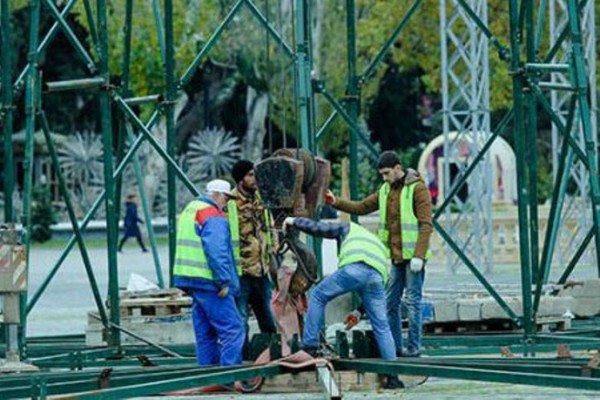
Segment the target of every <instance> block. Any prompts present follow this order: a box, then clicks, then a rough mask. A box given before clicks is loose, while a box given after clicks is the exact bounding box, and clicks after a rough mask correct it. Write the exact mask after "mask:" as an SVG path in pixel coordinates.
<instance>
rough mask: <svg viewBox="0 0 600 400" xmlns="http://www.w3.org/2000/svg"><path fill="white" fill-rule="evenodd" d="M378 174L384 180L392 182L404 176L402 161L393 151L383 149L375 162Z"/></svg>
mask: <svg viewBox="0 0 600 400" xmlns="http://www.w3.org/2000/svg"><path fill="white" fill-rule="evenodd" d="M377 169H378V170H379V174H380V175H381V177H382V178H383V180H384V181H385V182H388V183H393V182H395V181H397V180H398V179H401V178H402V177H403V176H404V170H403V169H402V163H401V162H400V158H399V157H398V154H396V152H394V151H384V152H383V153H381V155H380V156H379V161H378V162H377Z"/></svg>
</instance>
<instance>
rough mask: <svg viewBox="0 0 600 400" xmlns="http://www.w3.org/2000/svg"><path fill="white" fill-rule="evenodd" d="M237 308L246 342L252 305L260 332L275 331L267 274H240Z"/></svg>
mask: <svg viewBox="0 0 600 400" xmlns="http://www.w3.org/2000/svg"><path fill="white" fill-rule="evenodd" d="M236 303H237V308H238V311H239V313H240V317H242V321H243V322H244V327H245V329H246V342H245V344H244V346H247V344H248V317H249V309H250V307H252V311H254V315H255V316H256V320H257V322H258V327H259V329H260V331H261V332H262V333H277V327H276V326H275V320H274V318H273V312H272V311H271V282H270V281H269V277H268V276H266V275H265V276H262V277H254V276H248V275H242V277H241V278H240V295H239V296H238V297H237V299H236Z"/></svg>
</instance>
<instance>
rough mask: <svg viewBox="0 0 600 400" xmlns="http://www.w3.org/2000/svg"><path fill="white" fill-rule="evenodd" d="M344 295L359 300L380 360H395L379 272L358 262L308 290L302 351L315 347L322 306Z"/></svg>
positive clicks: (321, 324) (320, 323) (320, 322)
mask: <svg viewBox="0 0 600 400" xmlns="http://www.w3.org/2000/svg"><path fill="white" fill-rule="evenodd" d="M348 292H356V294H358V296H359V297H360V299H361V301H362V304H363V305H364V307H365V310H366V312H367V315H368V316H369V319H370V321H371V325H372V327H373V331H374V333H375V340H377V346H378V347H379V353H380V354H381V358H383V359H384V360H395V359H396V352H395V351H394V344H393V343H394V342H393V340H394V339H393V337H392V331H391V330H390V324H389V323H388V318H387V315H386V313H385V288H384V286H383V278H382V277H381V274H380V273H379V272H377V271H376V270H375V269H373V268H371V267H369V266H368V265H366V264H364V263H362V262H358V263H353V264H349V265H346V266H345V267H343V268H340V269H338V270H337V271H336V272H334V273H333V274H331V275H330V276H329V277H327V278H326V279H325V280H324V281H323V282H321V283H319V284H318V285H317V286H316V287H315V288H314V289H313V290H312V292H311V293H310V301H309V303H308V311H307V313H306V318H305V321H304V334H303V337H302V343H303V347H306V348H316V347H318V345H319V331H320V330H321V327H322V326H323V320H324V314H325V306H326V305H327V303H329V302H330V301H331V300H333V299H334V298H336V297H338V296H340V295H342V294H344V293H348Z"/></svg>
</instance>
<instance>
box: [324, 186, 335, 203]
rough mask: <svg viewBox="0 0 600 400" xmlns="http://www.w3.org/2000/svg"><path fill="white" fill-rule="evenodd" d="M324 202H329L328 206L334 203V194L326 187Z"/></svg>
mask: <svg viewBox="0 0 600 400" xmlns="http://www.w3.org/2000/svg"><path fill="white" fill-rule="evenodd" d="M325 203H327V204H329V205H330V206H332V205H334V204H335V195H334V194H333V192H332V191H331V190H329V189H327V191H326V192H325Z"/></svg>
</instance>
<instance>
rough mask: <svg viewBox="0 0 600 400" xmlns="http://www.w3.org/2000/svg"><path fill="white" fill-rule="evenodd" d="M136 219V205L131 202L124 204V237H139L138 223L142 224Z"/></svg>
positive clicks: (138, 218)
mask: <svg viewBox="0 0 600 400" xmlns="http://www.w3.org/2000/svg"><path fill="white" fill-rule="evenodd" d="M143 222H144V221H142V220H141V219H140V217H138V212H137V204H135V203H134V202H132V201H128V202H126V203H125V220H124V221H123V226H124V228H125V237H137V236H140V235H141V232H140V227H139V225H138V223H143Z"/></svg>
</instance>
